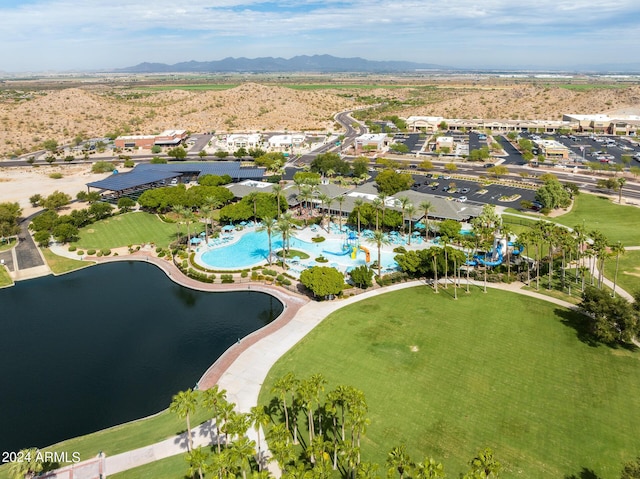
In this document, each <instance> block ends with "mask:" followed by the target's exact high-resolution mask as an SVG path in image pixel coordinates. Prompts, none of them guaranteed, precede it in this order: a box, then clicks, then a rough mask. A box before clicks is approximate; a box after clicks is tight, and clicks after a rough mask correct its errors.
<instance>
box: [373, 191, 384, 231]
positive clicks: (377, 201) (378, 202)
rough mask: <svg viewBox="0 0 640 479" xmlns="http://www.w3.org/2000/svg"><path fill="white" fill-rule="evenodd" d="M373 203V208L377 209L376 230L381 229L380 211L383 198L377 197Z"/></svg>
mask: <svg viewBox="0 0 640 479" xmlns="http://www.w3.org/2000/svg"><path fill="white" fill-rule="evenodd" d="M371 204H372V205H373V208H374V209H375V210H376V230H379V229H380V222H379V218H378V215H379V213H380V211H381V210H382V208H383V205H384V203H383V202H382V200H381V199H380V198H379V197H376V198H374V199H373V201H372V202H371Z"/></svg>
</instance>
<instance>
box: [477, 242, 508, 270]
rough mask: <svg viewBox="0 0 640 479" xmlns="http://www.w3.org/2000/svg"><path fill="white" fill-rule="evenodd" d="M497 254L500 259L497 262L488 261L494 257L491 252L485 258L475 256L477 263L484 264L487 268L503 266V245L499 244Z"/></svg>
mask: <svg viewBox="0 0 640 479" xmlns="http://www.w3.org/2000/svg"><path fill="white" fill-rule="evenodd" d="M496 254H497V255H498V258H497V259H496V260H495V261H488V260H487V259H486V258H487V257H491V256H493V254H492V253H491V252H489V253H487V254H486V255H485V257H484V258H483V257H482V256H478V255H476V256H474V258H475V259H476V261H478V263H480V264H483V265H485V266H498V265H499V264H502V245H501V244H498V246H497V247H496Z"/></svg>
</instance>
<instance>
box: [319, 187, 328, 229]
mask: <svg viewBox="0 0 640 479" xmlns="http://www.w3.org/2000/svg"><path fill="white" fill-rule="evenodd" d="M318 199H319V200H320V204H321V210H322V220H323V221H324V217H325V215H326V213H327V205H328V204H329V201H330V200H331V198H330V197H329V195H327V194H325V193H321V194H319V195H318ZM330 226H331V220H329V223H327V228H326V230H327V233H328V232H329V227H330Z"/></svg>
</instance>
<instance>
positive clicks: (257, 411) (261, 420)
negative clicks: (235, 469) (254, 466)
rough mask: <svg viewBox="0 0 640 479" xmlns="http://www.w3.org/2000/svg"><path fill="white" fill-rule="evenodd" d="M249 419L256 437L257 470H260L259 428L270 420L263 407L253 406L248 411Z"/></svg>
mask: <svg viewBox="0 0 640 479" xmlns="http://www.w3.org/2000/svg"><path fill="white" fill-rule="evenodd" d="M249 417H250V418H251V424H253V429H254V430H255V431H256V435H257V436H258V469H259V470H260V471H261V470H262V447H261V444H260V428H261V427H262V426H266V425H267V424H269V422H270V421H271V418H270V417H269V415H268V414H267V411H266V410H265V408H264V406H253V407H252V408H251V409H250V410H249Z"/></svg>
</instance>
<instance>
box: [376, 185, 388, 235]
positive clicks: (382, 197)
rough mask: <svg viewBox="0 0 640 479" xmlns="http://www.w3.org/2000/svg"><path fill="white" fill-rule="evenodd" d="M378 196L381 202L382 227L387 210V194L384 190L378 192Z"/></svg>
mask: <svg viewBox="0 0 640 479" xmlns="http://www.w3.org/2000/svg"><path fill="white" fill-rule="evenodd" d="M378 198H380V201H381V202H382V226H383V227H384V214H385V212H386V211H387V198H389V195H388V194H386V193H384V192H383V193H379V194H378Z"/></svg>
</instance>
